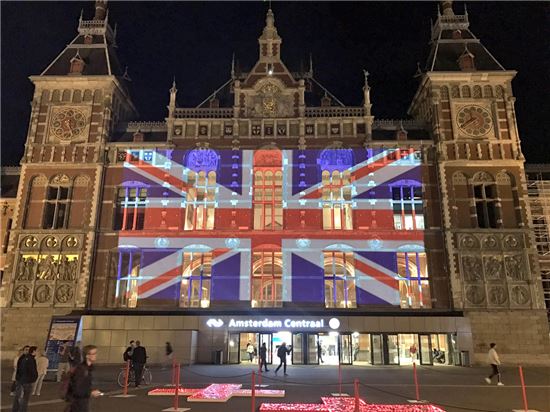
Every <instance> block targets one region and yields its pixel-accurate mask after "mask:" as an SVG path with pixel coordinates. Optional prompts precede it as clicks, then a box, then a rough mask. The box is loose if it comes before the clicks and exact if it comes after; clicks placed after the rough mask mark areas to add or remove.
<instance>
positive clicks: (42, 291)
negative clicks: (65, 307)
mask: <svg viewBox="0 0 550 412" xmlns="http://www.w3.org/2000/svg"><path fill="white" fill-rule="evenodd" d="M51 299H52V288H51V287H50V285H40V286H38V287H37V288H36V290H35V291H34V300H35V301H36V302H38V303H46V302H49V301H50V300H51Z"/></svg>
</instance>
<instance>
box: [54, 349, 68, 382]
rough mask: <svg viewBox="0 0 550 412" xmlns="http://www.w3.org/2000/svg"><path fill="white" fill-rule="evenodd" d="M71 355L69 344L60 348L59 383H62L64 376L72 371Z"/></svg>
mask: <svg viewBox="0 0 550 412" xmlns="http://www.w3.org/2000/svg"><path fill="white" fill-rule="evenodd" d="M70 353H71V346H70V344H69V342H68V341H67V342H65V343H64V344H63V345H61V346H60V347H59V363H58V364H57V382H61V379H62V378H63V375H64V374H65V373H67V372H69V370H70V369H71V364H70V363H69V361H70V359H69V355H70Z"/></svg>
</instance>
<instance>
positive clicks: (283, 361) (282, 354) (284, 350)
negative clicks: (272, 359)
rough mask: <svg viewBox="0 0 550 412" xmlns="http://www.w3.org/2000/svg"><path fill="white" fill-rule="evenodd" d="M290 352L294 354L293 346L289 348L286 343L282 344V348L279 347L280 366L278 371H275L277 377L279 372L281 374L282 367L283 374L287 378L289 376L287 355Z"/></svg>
mask: <svg viewBox="0 0 550 412" xmlns="http://www.w3.org/2000/svg"><path fill="white" fill-rule="evenodd" d="M290 352H292V346H290V347H289V348H287V347H286V342H283V343H281V346H279V349H277V356H278V357H279V361H280V363H279V366H277V369H275V375H277V372H279V369H281V366H283V365H284V368H283V372H284V374H285V376H287V373H286V355H288V354H289V353H290Z"/></svg>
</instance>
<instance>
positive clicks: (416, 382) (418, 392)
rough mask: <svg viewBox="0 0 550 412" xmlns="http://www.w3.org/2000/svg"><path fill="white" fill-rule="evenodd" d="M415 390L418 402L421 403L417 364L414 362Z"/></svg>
mask: <svg viewBox="0 0 550 412" xmlns="http://www.w3.org/2000/svg"><path fill="white" fill-rule="evenodd" d="M413 374H414V388H415V391H416V400H417V401H420V390H419V388H418V377H417V376H416V363H415V362H413Z"/></svg>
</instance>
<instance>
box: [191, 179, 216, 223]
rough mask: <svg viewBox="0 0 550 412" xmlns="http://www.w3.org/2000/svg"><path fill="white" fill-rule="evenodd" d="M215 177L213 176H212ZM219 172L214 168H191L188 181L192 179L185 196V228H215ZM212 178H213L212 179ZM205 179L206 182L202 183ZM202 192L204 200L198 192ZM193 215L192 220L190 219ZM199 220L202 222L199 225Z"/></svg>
mask: <svg viewBox="0 0 550 412" xmlns="http://www.w3.org/2000/svg"><path fill="white" fill-rule="evenodd" d="M212 177H213V178H212ZM217 177H218V176H217V173H216V172H215V171H214V170H210V171H208V172H207V171H205V170H201V171H199V172H196V171H194V170H189V172H188V176H187V178H188V182H190V181H192V182H193V184H190V185H189V186H188V189H187V194H186V197H185V214H184V224H183V227H184V230H213V229H214V222H215V219H216V212H215V210H216V191H217V183H216V179H217ZM211 178H212V179H211ZM201 179H203V181H204V184H200V183H201ZM200 192H202V196H201V197H202V200H199V196H198V194H199V193H200ZM190 214H191V215H192V220H189V219H188V216H189V215H190ZM199 221H200V222H201V224H199V225H198V223H199Z"/></svg>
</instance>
